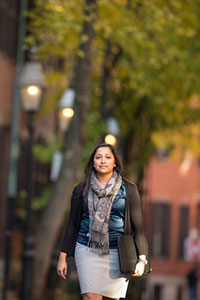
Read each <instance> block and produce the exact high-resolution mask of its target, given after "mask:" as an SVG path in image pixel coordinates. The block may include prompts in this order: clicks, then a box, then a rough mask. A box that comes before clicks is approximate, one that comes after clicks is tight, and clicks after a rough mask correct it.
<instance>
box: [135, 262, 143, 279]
mask: <svg viewBox="0 0 200 300" xmlns="http://www.w3.org/2000/svg"><path fill="white" fill-rule="evenodd" d="M143 273H144V264H143V263H142V262H138V263H137V265H136V267H135V273H133V275H132V276H134V277H140V276H142V275H143Z"/></svg>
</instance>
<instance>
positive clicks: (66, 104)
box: [59, 88, 75, 131]
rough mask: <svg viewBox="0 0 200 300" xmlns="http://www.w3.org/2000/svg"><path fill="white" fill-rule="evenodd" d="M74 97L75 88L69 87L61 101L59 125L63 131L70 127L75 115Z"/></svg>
mask: <svg viewBox="0 0 200 300" xmlns="http://www.w3.org/2000/svg"><path fill="white" fill-rule="evenodd" d="M74 98H75V91H74V90H73V89H71V88H70V89H67V90H66V91H65V92H64V93H63V95H62V98H61V99H60V102H59V125H60V130H61V131H66V130H67V129H68V127H69V123H70V120H71V118H72V117H73V115H74V110H73V106H74Z"/></svg>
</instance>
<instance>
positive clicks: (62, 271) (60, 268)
mask: <svg viewBox="0 0 200 300" xmlns="http://www.w3.org/2000/svg"><path fill="white" fill-rule="evenodd" d="M57 274H58V275H59V276H60V277H62V278H63V279H66V275H67V264H65V265H63V264H59V263H58V265H57Z"/></svg>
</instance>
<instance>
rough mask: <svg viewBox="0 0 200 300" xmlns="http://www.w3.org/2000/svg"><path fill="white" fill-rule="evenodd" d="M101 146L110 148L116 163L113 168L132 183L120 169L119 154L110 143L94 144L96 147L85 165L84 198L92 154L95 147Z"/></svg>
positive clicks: (91, 168) (87, 186) (87, 187)
mask: <svg viewBox="0 0 200 300" xmlns="http://www.w3.org/2000/svg"><path fill="white" fill-rule="evenodd" d="M101 147H108V148H109V149H110V150H111V152H112V154H113V155H114V158H115V165H116V167H115V170H116V171H117V172H118V173H119V174H120V175H121V176H122V179H124V180H126V181H128V182H130V183H132V184H134V183H133V182H132V181H130V180H129V179H128V178H126V176H125V174H124V171H123V169H122V165H121V162H120V159H119V156H118V154H117V152H116V150H115V148H114V147H113V146H112V145H111V144H106V143H102V144H99V145H98V146H96V148H95V149H94V151H93V152H92V154H91V156H90V158H89V160H88V162H87V163H86V165H85V184H86V185H85V196H86V199H87V196H88V190H89V185H90V176H91V172H92V170H94V166H93V164H94V156H95V154H96V152H97V149H99V148H101ZM134 185H135V184H134Z"/></svg>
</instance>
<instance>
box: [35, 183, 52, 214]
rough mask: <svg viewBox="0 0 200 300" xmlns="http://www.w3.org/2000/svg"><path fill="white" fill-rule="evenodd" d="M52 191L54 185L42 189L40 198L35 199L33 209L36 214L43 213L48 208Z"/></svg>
mask: <svg viewBox="0 0 200 300" xmlns="http://www.w3.org/2000/svg"><path fill="white" fill-rule="evenodd" d="M51 191H52V185H51V184H50V185H47V186H46V187H44V188H43V189H42V192H41V194H40V196H39V197H36V198H34V199H33V202H32V209H33V211H34V212H35V213H37V212H40V211H42V210H43V209H44V208H45V207H46V205H47V202H48V199H49V196H50V194H51Z"/></svg>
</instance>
